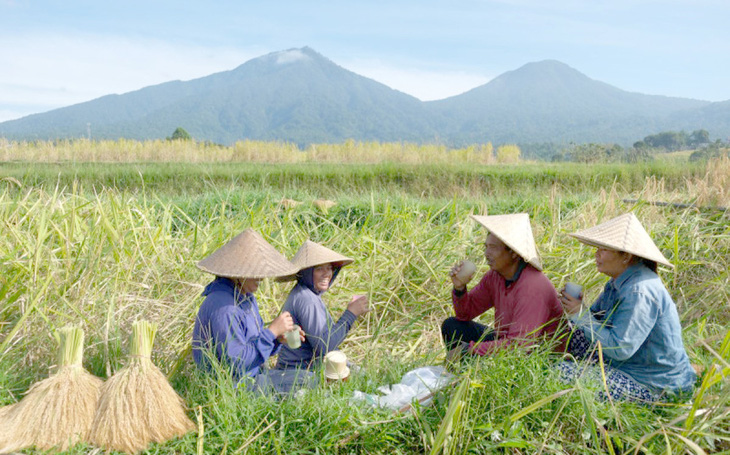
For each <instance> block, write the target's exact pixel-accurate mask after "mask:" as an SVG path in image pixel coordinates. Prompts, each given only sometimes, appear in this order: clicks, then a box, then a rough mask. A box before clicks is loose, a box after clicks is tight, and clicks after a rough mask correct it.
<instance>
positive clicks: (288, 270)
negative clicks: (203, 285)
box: [197, 228, 298, 278]
mask: <svg viewBox="0 0 730 455" xmlns="http://www.w3.org/2000/svg"><path fill="white" fill-rule="evenodd" d="M197 265H198V268H199V269H200V270H203V271H205V272H208V273H212V274H213V275H216V276H222V277H226V278H275V277H280V276H286V275H291V274H292V273H296V272H297V270H298V269H297V268H296V267H295V266H294V264H292V263H291V262H289V260H287V258H286V257H284V255H283V254H281V253H279V252H278V251H276V249H275V248H274V247H273V246H271V245H270V244H269V242H267V241H266V240H264V238H263V237H262V236H261V234H259V233H258V232H256V231H254V230H253V229H251V228H249V229H246V230H245V231H243V232H242V233H240V234H238V235H237V236H235V237H233V238H232V239H231V240H230V241H229V242H228V243H226V244H225V245H223V246H222V247H220V248H218V249H217V250H215V251H214V252H213V253H212V254H211V255H210V256H208V257H207V258H205V259H203V260H202V261H200V262H198V264H197Z"/></svg>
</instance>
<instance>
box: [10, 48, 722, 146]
mask: <svg viewBox="0 0 730 455" xmlns="http://www.w3.org/2000/svg"><path fill="white" fill-rule="evenodd" d="M177 127H183V128H185V129H186V130H187V131H188V132H189V133H190V134H191V135H192V136H193V137H194V138H196V139H198V140H205V141H212V142H216V143H221V144H232V143H234V142H236V141H238V140H242V139H255V140H281V141H289V142H294V143H296V144H299V145H306V144H310V143H323V142H342V141H344V140H346V139H355V140H359V141H386V142H390V141H410V142H442V143H447V144H448V145H455V146H460V145H465V144H471V143H484V142H493V143H496V144H500V143H543V142H552V143H568V142H616V143H620V144H624V145H629V144H632V143H633V142H635V141H637V140H639V139H641V138H643V137H645V136H647V135H650V134H655V133H657V132H660V131H666V130H682V129H684V130H688V131H692V130H695V129H706V130H708V131H710V133H711V134H712V136H713V138H717V137H728V136H730V101H726V102H722V103H710V102H708V101H699V100H691V99H683V98H671V97H666V96H656V95H644V94H639V93H631V92H627V91H624V90H620V89H618V88H616V87H613V86H611V85H608V84H606V83H603V82H600V81H596V80H593V79H590V78H588V77H587V76H585V75H584V74H582V73H580V72H579V71H577V70H575V69H573V68H571V67H569V66H568V65H566V64H564V63H561V62H558V61H554V60H546V61H542V62H536V63H528V64H526V65H524V66H522V67H521V68H518V69H516V70H514V71H509V72H507V73H504V74H502V75H500V76H499V77H497V78H495V79H494V80H492V81H490V82H489V83H487V84H484V85H482V86H480V87H477V88H474V89H472V90H470V91H468V92H466V93H463V94H461V95H457V96H454V97H451V98H447V99H444V100H439V101H430V102H422V101H420V100H418V99H416V98H414V97H412V96H410V95H407V94H404V93H402V92H399V91H396V90H393V89H390V88H389V87H387V86H385V85H383V84H381V83H379V82H376V81H374V80H372V79H368V78H366V77H363V76H360V75H358V74H355V73H353V72H351V71H348V70H346V69H344V68H342V67H340V66H338V65H336V64H335V63H333V62H332V61H330V60H329V59H327V58H325V57H324V56H322V55H320V54H318V53H317V52H315V51H314V50H312V49H310V48H308V47H304V48H301V49H290V50H286V51H281V52H274V53H271V54H268V55H264V56H262V57H259V58H256V59H253V60H250V61H248V62H246V63H244V64H243V65H241V66H239V67H238V68H235V69H233V70H231V71H225V72H221V73H216V74H212V75H210V76H207V77H203V78H199V79H195V80H191V81H185V82H183V81H172V82H167V83H164V84H159V85H155V86H150V87H146V88H143V89H141V90H137V91H134V92H130V93H125V94H122V95H108V96H104V97H101V98H98V99H95V100H92V101H88V102H85V103H81V104H77V105H73V106H69V107H65V108H61V109H56V110H53V111H50V112H46V113H43V114H35V115H30V116H27V117H24V118H21V119H17V120H11V121H7V122H4V123H0V137H6V138H8V139H14V140H34V139H56V138H74V137H86V136H87V134H88V133H89V132H90V133H91V136H92V137H93V138H95V139H117V138H122V137H124V138H130V139H140V140H142V139H156V138H164V137H167V136H169V135H170V134H171V133H172V132H173V131H174V130H175V128H177Z"/></svg>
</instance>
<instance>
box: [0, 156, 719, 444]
mask: <svg viewBox="0 0 730 455" xmlns="http://www.w3.org/2000/svg"><path fill="white" fill-rule="evenodd" d="M135 146H137V147H141V146H139V145H135V144H131V145H130V144H126V143H122V144H118V145H117V147H118V148H117V149H114V144H106V145H105V147H107V148H110V150H112V152H114V151H115V150H116V153H117V154H118V155H122V154H123V153H125V150H127V149H128V148H133V147H135ZM87 147H88V144H87ZM271 147H272V150H273V149H275V146H271ZM343 147H346V145H343ZM87 152H88V153H89V154H91V153H92V152H93V150H92V151H87ZM112 152H109V153H111V154H113V153H112ZM38 153H40V152H38ZM197 153H198V154H200V153H201V152H200V151H198V152H197ZM271 153H273V152H271ZM281 153H282V154H283V153H285V152H281ZM88 161H90V162H82V163H79V162H73V161H67V160H64V159H59V160H57V161H56V162H48V163H39V162H33V163H30V162H28V161H21V160H19V159H18V158H17V157H15V158H13V157H10V158H8V159H6V160H5V162H3V163H0V223H1V224H2V229H3V233H4V235H3V236H2V237H0V267H1V268H0V404H2V405H6V404H11V403H15V402H17V401H19V400H20V399H21V398H22V397H23V394H24V393H25V392H26V391H27V390H28V388H29V387H30V385H31V384H33V383H34V382H37V381H39V380H41V379H44V378H46V377H48V375H49V372H51V371H52V369H53V365H54V363H55V359H56V357H55V352H56V349H57V345H56V343H55V340H54V338H53V332H54V331H55V330H56V329H59V328H61V327H63V326H65V325H67V324H77V325H80V326H81V327H82V328H83V330H84V332H85V334H86V346H85V350H84V367H85V368H86V369H87V370H88V371H90V372H91V373H93V374H94V375H96V376H98V377H100V378H102V379H108V378H110V377H111V376H112V375H113V374H114V373H115V372H117V371H119V370H120V369H122V368H123V367H124V366H125V364H126V361H127V357H128V355H129V352H130V346H129V345H128V340H129V334H130V333H131V331H132V325H133V323H134V322H135V321H137V320H140V319H146V320H149V321H151V322H153V323H155V324H157V326H158V332H157V336H156V338H155V344H154V349H153V353H152V359H153V361H154V363H155V364H156V365H157V366H158V367H159V368H160V369H161V370H162V371H163V372H164V373H165V374H167V376H168V377H169V378H170V380H171V383H172V385H173V387H174V388H175V390H176V391H177V392H178V394H180V395H181V396H182V397H183V398H184V399H185V402H186V404H187V407H188V416H189V417H190V418H191V419H192V420H193V421H194V422H195V424H196V430H195V431H193V432H191V433H189V434H188V435H186V436H185V437H183V438H180V439H175V440H173V441H170V442H167V443H165V444H153V445H151V446H150V447H149V450H150V451H151V452H154V453H404V454H406V453H434V454H435V453H504V452H506V453H570V454H573V453H687V452H689V453H717V452H720V451H728V450H730V399H729V395H730V386H729V385H728V380H727V374H728V373H730V334H729V333H730V332H728V329H727V327H728V323H730V308H729V306H728V303H730V277H729V276H728V269H730V212H728V211H722V210H716V209H713V207H714V208H717V207H727V206H728V205H730V194H728V191H729V190H728V188H730V162H728V160H727V159H725V160H718V161H715V162H711V163H709V164H707V165H692V166H690V165H687V164H686V163H684V164H673V163H658V164H654V165H641V166H630V165H591V166H581V165H560V166H554V165H549V164H534V163H533V164H524V163H523V164H522V165H494V164H484V163H481V164H480V163H473V164H466V165H465V164H453V163H440V164H417V163H397V162H396V163H393V162H373V163H369V162H368V163H367V164H365V163H359V164H358V163H350V164H341V163H340V164H334V163H320V164H316V163H307V162H296V163H294V162H292V163H290V162H268V163H256V162H246V161H245V160H244V161H236V162H226V161H225V160H220V161H216V160H212V161H209V162H195V163H190V162H183V161H185V160H180V161H181V162H172V161H174V160H170V162H166V163H161V162H160V163H149V162H122V163H113V164H111V163H108V162H106V163H99V162H93V161H94V160H91V159H90V160H88ZM272 161H275V160H272ZM285 199H291V200H295V201H298V202H300V204H288V203H283V201H284V200H285ZM318 199H327V200H332V201H334V202H336V205H334V206H332V207H330V208H323V207H321V206H318V205H317V204H315V203H314V201H315V200H318ZM627 201H636V202H627ZM656 201H663V202H670V203H676V204H680V203H689V204H695V205H696V206H694V207H676V206H672V205H665V206H659V205H654V204H652V202H656ZM703 207H709V208H703ZM629 210H633V211H634V212H635V213H636V215H637V216H638V217H639V219H640V220H641V221H642V223H643V224H644V226H645V227H646V228H647V230H648V231H649V232H650V234H651V235H652V237H653V239H654V240H655V242H656V243H657V245H658V246H659V247H660V249H661V250H662V251H663V252H664V254H665V256H667V258H668V259H669V260H670V261H671V262H673V263H674V264H675V266H676V268H675V269H674V270H663V271H662V272H661V275H662V279H663V280H664V282H665V283H666V285H667V288H668V289H669V291H670V293H671V294H672V296H673V297H674V299H675V301H676V303H677V306H678V309H679V313H680V315H681V318H682V322H683V327H684V334H685V344H686V347H687V349H688V353H689V355H690V360H691V361H692V362H693V363H694V364H697V365H698V366H701V367H702V368H703V369H704V373H703V376H702V377H703V381H704V382H702V384H701V386H698V391H697V392H696V393H695V397H694V400H693V401H692V402H686V403H673V404H668V405H665V406H661V407H658V408H655V409H649V408H645V407H641V406H636V405H632V404H627V403H604V402H598V401H596V400H594V398H593V391H591V390H590V388H588V387H587V386H584V385H582V384H577V385H575V386H567V385H564V384H561V383H559V382H558V381H557V380H556V374H555V372H554V371H553V369H552V368H551V364H552V363H554V362H555V361H556V358H555V357H554V356H553V355H551V354H549V353H547V352H536V353H533V354H532V355H530V356H527V355H525V353H524V352H521V351H518V350H515V351H507V352H503V353H500V354H498V355H495V356H493V357H490V358H485V359H481V360H480V361H477V362H472V363H468V364H465V365H463V368H462V370H461V371H460V372H459V377H460V379H461V380H460V385H459V386H457V387H454V388H450V389H447V390H446V391H444V392H443V393H440V394H438V395H437V396H436V398H435V400H434V403H433V404H432V405H431V406H416V407H415V408H414V410H413V412H412V413H410V414H405V415H396V414H393V413H390V412H386V411H384V410H379V409H374V408H371V407H369V406H367V405H361V404H356V403H354V402H352V401H351V397H352V395H353V392H354V391H355V390H360V391H364V392H368V393H376V389H377V387H379V386H382V385H385V384H392V383H397V382H398V381H399V380H400V377H401V375H402V374H403V373H405V372H406V371H408V370H410V369H413V368H415V367H418V366H424V365H436V364H440V363H441V362H443V355H444V352H443V346H442V344H441V341H440V333H439V326H440V322H441V321H442V320H443V319H444V318H446V317H448V316H451V315H452V314H453V310H452V309H451V304H450V301H449V298H450V281H449V279H448V276H447V272H448V270H449V268H450V267H451V265H452V264H453V263H455V262H457V261H458V260H460V259H463V258H470V259H471V260H473V261H474V262H476V263H477V266H478V272H477V273H483V272H484V271H486V264H485V263H484V260H483V257H482V249H481V247H480V243H481V242H482V241H483V237H484V231H483V230H481V229H480V228H479V227H478V226H477V225H475V224H476V223H473V222H472V221H470V220H469V217H468V215H469V214H498V213H515V212H527V213H529V214H530V217H531V221H532V226H533V231H534V234H535V239H536V242H537V244H538V249H539V251H540V253H541V255H542V259H543V263H544V266H545V273H546V274H547V275H548V277H549V278H550V279H551V280H552V282H553V283H554V284H555V286H556V287H558V288H560V287H561V286H562V284H563V283H564V282H565V281H567V280H570V281H576V282H580V283H582V284H583V285H584V288H585V289H586V294H587V300H591V299H593V298H595V297H596V296H597V294H598V292H599V291H600V289H601V288H602V286H603V284H604V283H605V281H606V279H607V277H605V276H603V275H600V274H599V273H598V272H597V271H596V270H595V265H594V262H593V249H591V248H587V247H585V246H582V245H581V244H579V243H578V242H576V241H574V240H572V239H571V238H570V237H568V236H567V235H566V234H567V233H569V232H573V231H575V230H578V229H582V228H585V227H588V226H592V225H595V224H597V223H598V222H601V221H604V220H607V219H609V218H611V217H613V216H616V215H619V214H621V213H624V212H626V211H629ZM248 227H252V228H254V229H256V230H258V231H259V232H260V233H262V234H263V235H264V237H265V238H266V239H267V240H268V241H269V242H270V243H271V244H272V245H274V246H275V247H276V248H277V249H278V250H279V251H281V252H282V253H283V254H285V255H286V256H287V257H291V256H293V254H294V253H295V252H296V250H297V249H298V247H299V246H300V245H301V243H302V242H304V240H306V239H308V238H309V239H311V240H314V241H317V242H321V243H323V244H325V245H326V246H328V247H329V248H332V249H334V250H335V251H338V252H340V253H342V254H345V255H347V256H350V257H352V258H354V259H355V263H354V264H352V265H351V266H349V267H347V268H346V269H345V270H344V271H343V273H342V274H341V275H340V276H339V278H338V280H337V282H336V283H335V286H334V287H333V289H332V290H331V291H330V292H328V293H327V294H326V295H325V301H326V302H327V303H328V304H329V305H330V308H331V310H332V312H333V314H335V315H338V314H339V313H340V312H341V311H342V310H343V309H344V307H345V303H346V301H347V300H348V299H349V296H350V295H351V294H355V293H358V294H359V293H367V294H369V295H370V300H371V307H372V308H373V311H371V312H370V313H369V314H368V315H366V317H364V318H363V319H362V320H360V321H359V322H358V323H357V325H356V326H355V328H354V329H353V331H352V332H351V334H350V336H349V337H348V339H347V340H346V342H345V343H344V345H343V347H342V349H343V350H344V351H345V352H346V353H347V354H348V356H349V357H350V358H351V359H352V360H354V361H355V362H357V363H359V364H360V365H362V367H363V372H362V373H361V374H360V375H358V376H354V377H353V378H352V380H351V381H349V382H347V383H345V384H342V385H341V386H337V387H329V386H323V387H321V388H320V389H317V390H313V391H310V392H308V393H307V394H306V395H305V396H304V397H301V398H294V399H289V400H284V401H282V402H278V401H275V400H273V399H268V398H256V397H253V396H252V395H250V394H248V393H247V392H243V391H240V390H236V389H234V387H233V385H232V384H230V381H227V380H226V379H225V378H220V377H210V376H205V375H202V374H200V373H199V372H197V371H196V369H195V367H194V365H193V363H192V360H191V356H190V337H191V332H192V327H193V321H194V318H195V315H196V312H197V307H198V305H199V304H200V303H201V302H202V299H201V297H200V292H201V291H202V288H203V286H205V285H206V284H207V283H208V282H209V281H210V278H211V277H210V276H208V275H206V274H204V273H203V272H201V271H199V270H198V269H197V268H196V267H195V265H194V264H195V262H197V261H198V260H199V259H201V258H203V257H205V256H206V255H207V254H209V253H210V252H212V251H213V250H215V249H216V248H218V247H219V246H221V245H222V244H223V243H225V242H226V241H227V240H229V239H230V238H231V237H233V236H234V235H236V234H238V233H239V232H241V231H243V230H244V229H245V228H248ZM289 286H291V284H281V283H275V282H273V281H264V282H263V283H262V286H261V287H260V288H259V291H258V292H257V298H258V300H259V305H260V306H261V309H262V313H263V314H262V316H263V318H264V320H271V319H273V318H274V317H275V316H276V314H277V312H278V310H279V308H280V307H281V305H282V304H283V302H284V299H285V297H286V295H287V293H288V291H289ZM490 317H491V316H490V315H485V316H484V318H483V321H484V322H489V319H490ZM723 374H724V375H725V376H723ZM89 450H91V446H89V445H83V444H81V445H77V446H76V447H74V448H72V449H70V450H69V453H87V452H88V451H89Z"/></svg>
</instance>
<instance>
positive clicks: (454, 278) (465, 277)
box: [449, 260, 477, 290]
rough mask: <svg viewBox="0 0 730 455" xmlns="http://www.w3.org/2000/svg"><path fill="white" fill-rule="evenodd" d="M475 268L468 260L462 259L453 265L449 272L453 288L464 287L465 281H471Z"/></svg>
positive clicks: (459, 288)
mask: <svg viewBox="0 0 730 455" xmlns="http://www.w3.org/2000/svg"><path fill="white" fill-rule="evenodd" d="M476 270H477V266H476V265H474V263H473V262H471V261H469V260H463V261H461V262H460V263H458V264H456V265H455V266H453V267H452V268H451V271H450V272H449V276H450V277H451V282H452V283H453V285H454V289H458V290H461V289H464V288H465V287H466V285H467V283H469V281H471V279H472V277H473V276H474V272H476Z"/></svg>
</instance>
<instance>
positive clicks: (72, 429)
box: [0, 327, 103, 453]
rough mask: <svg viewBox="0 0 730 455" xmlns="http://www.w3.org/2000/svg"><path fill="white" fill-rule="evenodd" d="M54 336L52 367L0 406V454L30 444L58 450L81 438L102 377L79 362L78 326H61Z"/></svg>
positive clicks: (87, 427)
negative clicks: (17, 396)
mask: <svg viewBox="0 0 730 455" xmlns="http://www.w3.org/2000/svg"><path fill="white" fill-rule="evenodd" d="M55 337H56V340H57V341H58V343H59V350H58V371H56V373H55V374H54V375H53V376H50V377H49V378H47V379H44V380H42V381H40V382H37V383H35V384H33V385H32V386H31V387H30V389H29V390H28V392H27V394H26V395H25V397H24V398H23V399H22V400H21V401H20V402H18V403H15V404H12V405H10V406H6V407H4V408H2V410H0V453H6V452H14V451H16V450H21V449H24V448H28V447H33V446H35V447H36V448H37V449H40V450H49V449H54V448H55V449H57V450H61V451H63V450H66V449H68V448H69V447H71V446H73V445H74V444H76V443H77V442H79V441H82V440H87V437H88V434H89V430H90V429H91V423H92V422H93V419H94V412H95V411H96V405H97V402H98V400H99V391H100V388H101V385H102V383H103V381H102V380H101V379H99V378H97V377H96V376H93V375H92V374H90V373H89V372H87V371H86V370H84V368H83V366H82V365H81V360H82V358H83V352H84V332H83V330H81V328H79V327H64V328H62V329H59V330H58V331H56V333H55Z"/></svg>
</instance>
